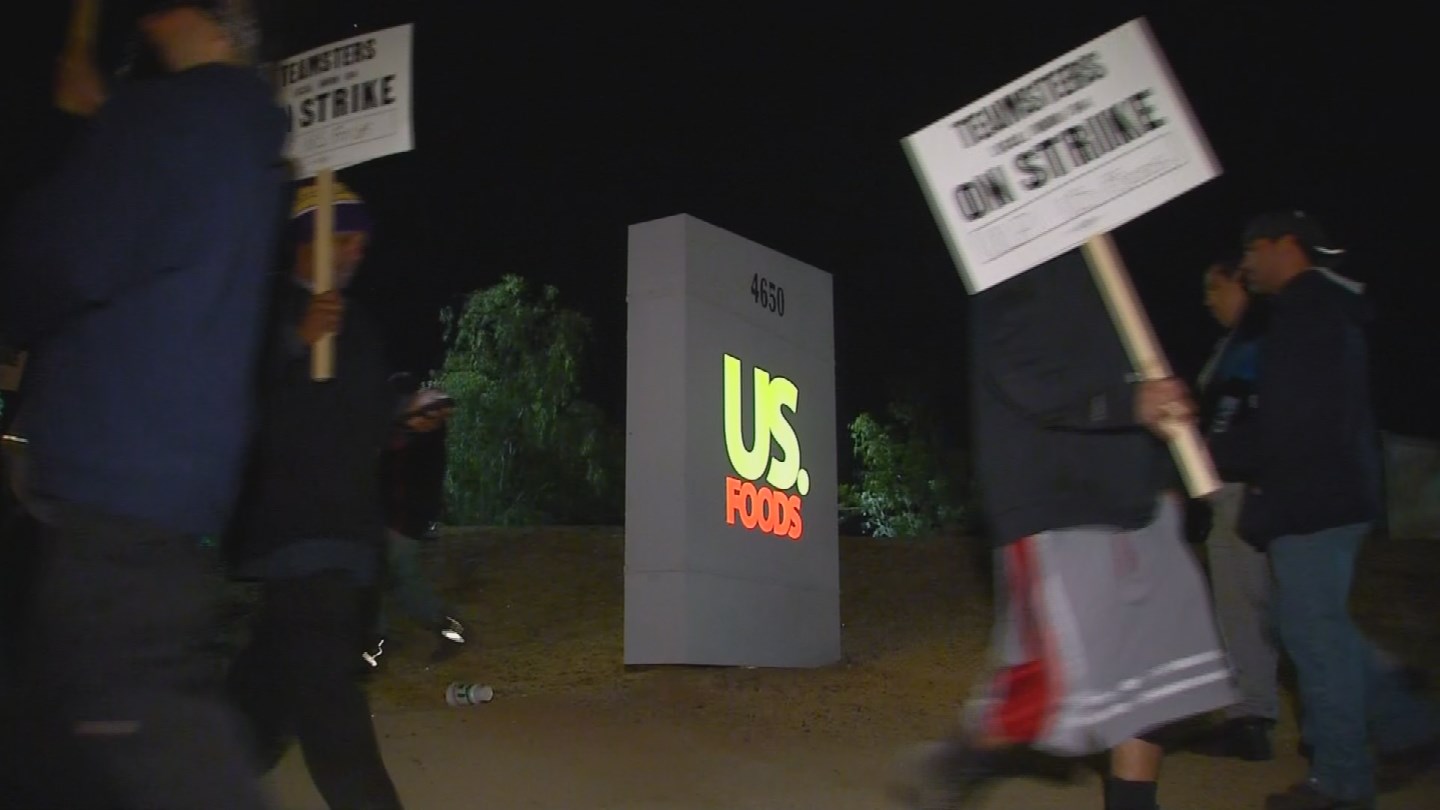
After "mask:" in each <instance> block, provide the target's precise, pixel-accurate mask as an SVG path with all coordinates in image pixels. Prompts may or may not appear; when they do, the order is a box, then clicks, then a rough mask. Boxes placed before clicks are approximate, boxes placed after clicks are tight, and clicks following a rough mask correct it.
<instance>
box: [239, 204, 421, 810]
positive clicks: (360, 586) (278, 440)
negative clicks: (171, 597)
mask: <svg viewBox="0 0 1440 810" xmlns="http://www.w3.org/2000/svg"><path fill="white" fill-rule="evenodd" d="M317 197H318V195H317V192H316V187H315V185H314V184H313V183H310V184H306V185H304V186H302V187H301V188H300V189H299V191H298V193H297V194H296V198H295V204H294V207H293V219H292V220H291V226H290V230H289V232H288V237H289V239H290V240H291V241H292V243H293V244H294V251H293V254H292V255H293V258H294V265H293V272H292V273H290V274H289V277H288V278H287V279H283V280H282V281H281V283H280V284H279V285H278V290H277V293H276V300H275V304H274V307H273V312H272V317H271V330H270V333H269V338H270V339H269V342H268V347H267V349H266V353H265V356H264V360H263V363H262V366H261V369H260V378H259V384H260V402H261V414H260V432H259V435H258V437H257V440H256V446H255V449H254V457H253V461H252V464H251V468H250V470H249V475H248V477H247V484H248V486H247V489H246V492H245V494H244V496H243V498H242V502H241V511H240V514H239V516H238V519H237V521H236V524H235V526H234V528H233V530H232V532H231V534H230V536H229V538H227V544H228V546H229V549H228V551H229V557H230V560H231V565H232V566H233V570H234V571H235V573H236V575H237V576H239V577H241V578H247V579H256V580H259V581H260V582H261V583H262V585H261V587H262V596H261V603H260V607H259V610H258V615H257V617H256V619H255V625H254V628H253V632H252V635H251V640H250V642H249V644H248V645H247V646H246V647H245V648H244V649H243V650H242V651H241V652H240V653H239V655H238V656H237V657H236V659H235V661H234V662H233V664H232V665H231V670H230V687H231V689H230V691H231V695H232V697H233V698H234V700H235V702H236V704H237V705H239V706H240V708H241V709H242V711H243V712H244V714H245V716H246V717H247V718H248V719H249V721H250V724H251V728H252V731H253V733H254V739H255V742H256V746H257V751H258V753H259V755H260V757H261V761H262V765H263V766H264V767H266V768H269V767H272V766H273V765H274V764H275V763H276V762H277V761H278V760H279V757H280V755H281V754H282V753H283V751H284V748H285V746H286V744H287V743H288V740H289V739H290V736H291V735H292V734H293V735H294V737H295V738H297V739H298V741H299V744H300V747H301V750H302V751H303V752H304V755H305V766H306V768H307V769H308V770H309V772H310V776H311V778H312V780H313V781H314V783H315V787H316V788H317V789H318V790H319V792H320V795H321V796H323V797H324V798H325V800H326V802H327V803H328V804H329V805H330V807H332V808H336V810H342V808H343V809H344V810H349V809H350V808H366V810H398V808H400V806H401V804H400V799H399V797H398V795H397V794H396V791H395V787H394V785H393V783H392V782H391V780H390V777H389V774H388V772H387V771H386V768H385V763H384V761H383V759H382V758H381V754H380V748H379V744H378V743H377V741H376V738H375V730H374V726H373V725H372V722H371V716H370V710H369V705H368V702H367V699H366V696H365V693H364V691H363V690H362V689H361V686H360V683H359V681H358V674H357V664H358V661H357V651H358V650H359V649H361V646H362V644H363V641H364V638H365V635H366V632H367V631H368V629H369V627H368V621H367V619H368V612H367V610H366V601H365V598H366V594H367V593H368V592H369V591H370V589H372V588H373V587H374V585H375V583H376V581H377V578H378V577H379V575H380V567H381V564H382V554H383V553H384V543H385V518H384V513H383V510H382V508H381V503H380V497H379V496H380V454H381V452H382V451H383V450H384V449H385V443H386V441H387V440H388V438H389V435H390V430H391V426H392V425H393V423H394V419H395V416H396V413H397V408H398V407H399V405H400V403H399V402H397V400H396V397H395V396H394V394H393V393H392V391H391V388H390V386H389V384H388V382H387V379H388V377H389V373H388V364H387V362H386V357H385V351H384V347H383V345H382V343H381V339H380V335H379V332H378V330H377V327H376V325H375V324H374V323H373V322H372V320H371V319H370V318H368V317H367V315H366V313H365V311H364V310H363V309H362V308H361V307H360V306H359V305H358V304H357V303H356V302H354V301H352V300H348V299H347V298H346V297H345V296H344V294H343V293H342V292H341V291H340V290H344V289H345V287H346V285H347V284H348V281H349V279H350V278H351V276H352V275H353V274H354V272H355V270H356V269H357V268H358V266H359V264H360V262H361V261H362V259H363V257H364V252H365V248H366V245H367V242H368V239H369V233H370V219H369V215H368V213H367V212H366V210H365V206H364V203H363V202H362V201H361V200H360V198H359V196H358V195H356V194H354V193H353V192H352V191H350V190H349V189H348V188H346V187H345V186H344V184H342V183H339V182H338V181H337V183H336V191H335V237H334V238H335V244H334V253H333V255H334V261H335V279H336V286H337V290H336V291H330V292H326V293H319V294H316V293H313V292H312V291H311V289H310V288H311V287H312V286H313V285H312V284H311V279H312V278H313V267H314V218H315V217H314V212H315V208H316V202H317ZM326 334H334V335H335V341H334V347H335V369H334V378H333V379H330V380H324V381H316V380H314V379H312V378H311V351H312V349H313V347H314V346H315V344H316V343H317V342H318V341H319V340H320V338H321V337H322V336H324V335H326Z"/></svg>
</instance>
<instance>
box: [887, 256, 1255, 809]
mask: <svg viewBox="0 0 1440 810" xmlns="http://www.w3.org/2000/svg"><path fill="white" fill-rule="evenodd" d="M971 302H972V308H971V325H972V340H971V347H972V352H973V369H974V370H973V380H972V386H973V391H974V400H973V401H974V414H975V442H976V444H975V447H976V453H977V456H976V464H977V467H976V469H977V473H978V477H979V482H978V483H979V487H980V491H981V505H982V508H983V510H984V512H985V517H986V519H987V522H988V523H989V525H990V535H991V537H990V539H991V541H992V542H993V544H994V547H995V556H996V560H997V576H999V577H1002V578H1003V580H1002V582H1001V584H1000V585H999V587H998V588H997V590H998V591H999V592H1000V595H999V602H1000V604H999V606H998V609H999V614H998V617H997V633H996V638H997V644H998V645H999V649H997V651H996V657H997V658H998V661H997V669H996V671H995V673H994V677H993V678H992V679H991V680H990V682H989V683H988V685H987V686H986V688H984V689H983V690H982V694H981V696H980V697H979V698H978V699H977V700H976V701H975V702H974V703H972V704H971V705H970V706H969V707H968V711H967V712H966V715H967V716H966V719H965V722H964V724H963V728H961V729H959V730H958V731H957V732H956V733H955V734H954V735H953V737H951V738H950V739H948V740H944V741H942V742H939V743H935V744H932V745H929V746H926V747H923V748H921V749H919V750H918V751H916V752H913V753H912V755H911V756H910V757H909V758H907V759H908V761H907V762H906V763H905V766H906V767H907V769H909V770H910V773H909V775H908V776H903V777H902V781H901V783H900V785H899V787H901V794H902V797H903V798H906V799H908V800H909V801H910V803H911V805H912V806H915V807H923V808H926V809H927V810H929V809H930V808H937V809H938V808H947V809H948V808H951V807H953V806H957V805H958V803H960V802H963V801H966V800H970V799H973V798H974V794H975V792H976V791H977V790H978V789H980V788H981V787H982V785H984V784H985V783H987V782H989V781H990V780H991V779H992V778H993V777H995V776H997V775H998V774H1000V773H1001V772H1003V770H1004V769H1005V768H1006V759H1005V754H1006V753H1007V752H1010V751H1013V750H1014V749H1017V748H1020V747H1030V748H1036V749H1039V750H1042V751H1045V752H1048V753H1052V754H1057V755H1061V756H1070V757H1078V756H1088V755H1091V754H1095V753H1099V752H1102V751H1107V750H1108V751H1109V752H1110V771H1111V772H1110V777H1109V778H1108V779H1107V780H1106V781H1105V807H1106V808H1107V810H1155V808H1156V791H1157V786H1156V780H1157V778H1158V774H1159V768H1160V758H1161V753H1162V752H1161V747H1160V745H1159V744H1157V742H1156V733H1157V732H1159V731H1160V730H1162V729H1164V728H1165V727H1166V726H1168V725H1170V724H1172V723H1174V722H1176V721H1179V720H1181V719H1183V718H1187V717H1190V716H1193V715H1198V714H1202V713H1204V712H1208V711H1211V710H1213V709H1218V708H1221V707H1223V706H1226V705H1229V704H1230V703H1233V702H1234V701H1235V692H1234V689H1233V687H1232V685H1231V674H1230V672H1229V669H1228V668H1227V666H1226V662H1225V656H1224V653H1223V652H1222V650H1221V647H1220V640H1219V637H1218V634H1217V633H1216V631H1215V627H1214V624H1213V621H1212V619H1211V608H1210V603H1209V599H1208V598H1207V594H1206V591H1205V584H1204V580H1203V577H1202V575H1201V572H1200V568H1199V566H1198V564H1197V561H1196V560H1195V559H1194V556H1193V554H1192V553H1191V551H1190V549H1189V547H1188V546H1187V545H1186V543H1185V541H1184V538H1183V536H1182V532H1181V519H1180V499H1179V496H1178V495H1177V494H1176V493H1174V492H1171V491H1170V488H1171V486H1172V485H1173V483H1174V482H1175V480H1176V479H1177V476H1176V473H1175V470H1174V468H1173V465H1172V463H1171V461H1170V458H1169V454H1168V451H1167V449H1166V447H1165V444H1164V443H1163V442H1162V441H1161V439H1160V436H1162V435H1165V434H1166V433H1167V431H1169V430H1173V429H1174V427H1175V426H1177V425H1180V424H1184V423H1185V422H1187V421H1192V420H1193V418H1194V417H1193V406H1192V404H1191V402H1190V399H1189V395H1188V392H1187V390H1186V387H1185V385H1184V384H1183V383H1181V382H1180V381H1178V380H1175V379H1164V380H1146V381H1136V379H1135V378H1134V376H1133V375H1132V373H1131V367H1130V363H1129V360H1128V357H1127V355H1126V352H1125V349H1124V347H1123V345H1122V344H1121V342H1120V338H1119V335H1118V333H1117V331H1116V329H1115V327H1114V325H1113V324H1112V322H1111V320H1110V318H1109V316H1108V314H1107V311H1106V308H1105V305H1104V302H1103V301H1102V299H1101V297H1100V294H1099V291H1098V290H1097V289H1096V287H1095V284H1094V282H1093V281H1092V277H1091V273H1090V271H1089V268H1088V267H1087V266H1086V263H1085V261H1084V259H1083V258H1082V256H1081V254H1080V253H1079V251H1071V252H1069V253H1066V254H1062V255H1061V256H1059V257H1057V258H1055V259H1053V260H1051V261H1049V262H1046V263H1044V264H1041V265H1039V266H1038V267H1035V268H1033V269H1031V270H1028V271H1026V272H1025V273H1022V274H1021V275H1019V276H1016V277H1015V278H1012V279H1010V280H1008V281H1005V282H1002V283H1000V284H997V285H995V286H994V287H992V288H990V289H987V290H984V291H982V292H980V293H978V294H976V295H975V296H973V297H972V298H971Z"/></svg>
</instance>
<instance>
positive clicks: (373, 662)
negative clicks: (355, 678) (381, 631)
mask: <svg viewBox="0 0 1440 810" xmlns="http://www.w3.org/2000/svg"><path fill="white" fill-rule="evenodd" d="M384 654H385V639H383V638H380V639H376V640H375V646H373V647H371V648H370V649H368V650H365V651H364V652H362V653H360V658H361V660H363V661H364V662H365V663H366V664H369V668H370V669H372V670H373V669H379V668H380V656H382V655H384Z"/></svg>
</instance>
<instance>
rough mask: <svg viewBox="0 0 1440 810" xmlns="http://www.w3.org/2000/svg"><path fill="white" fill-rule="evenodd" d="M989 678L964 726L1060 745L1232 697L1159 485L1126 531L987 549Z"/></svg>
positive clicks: (1109, 739) (1190, 563)
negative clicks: (992, 599)
mask: <svg viewBox="0 0 1440 810" xmlns="http://www.w3.org/2000/svg"><path fill="white" fill-rule="evenodd" d="M997 574H998V575H999V576H1000V577H1001V578H1002V579H1001V581H1002V582H1003V583H1004V586H1003V587H1000V588H998V589H997V590H998V591H999V593H1000V603H999V605H998V611H997V621H996V638H995V642H996V643H995V651H994V652H995V655H996V657H997V659H998V661H997V670H996V673H995V677H994V679H993V681H992V682H991V683H989V684H987V685H986V687H985V689H984V691H983V693H982V695H981V696H979V697H978V698H977V700H976V701H975V702H973V703H972V704H971V705H970V707H969V718H968V723H969V724H970V726H971V728H972V730H975V731H977V732H979V733H983V734H986V735H989V736H1000V737H1002V738H1005V739H1008V740H1011V741H1013V742H1016V743H1020V744H1026V745H1030V746H1032V747H1035V748H1037V749H1040V750H1044V751H1048V752H1050V753H1055V754H1061V755H1066V756H1083V755H1088V754H1093V753H1097V752H1100V751H1105V750H1108V749H1110V748H1113V747H1114V746H1115V745H1116V744H1118V743H1121V742H1124V741H1125V740H1127V739H1131V738H1133V737H1136V736H1138V735H1140V734H1144V733H1146V732H1147V731H1151V730H1154V729H1157V728H1160V727H1162V726H1165V725H1168V724H1170V723H1173V722H1175V721H1178V720H1181V719H1184V718H1186V717H1190V716H1193V715H1196V714H1201V713H1204V712H1208V711H1211V710H1214V709H1219V708H1223V707H1225V706H1228V705H1230V704H1232V703H1235V702H1236V701H1237V700H1238V699H1239V695H1238V694H1237V693H1236V690H1235V687H1234V680H1233V677H1232V674H1231V672H1230V669H1229V666H1228V664H1227V661H1226V657H1225V654H1224V652H1223V648H1222V647H1221V643H1220V638H1219V634H1218V633H1217V632H1216V629H1215V623H1214V618H1213V615H1212V612H1211V604H1210V599H1209V595H1208V591H1207V589H1206V587H1205V581H1204V578H1203V575H1202V573H1201V570H1200V567H1199V563H1198V561H1197V560H1196V559H1195V557H1194V556H1193V553H1192V552H1191V551H1190V549H1189V548H1187V547H1186V544H1185V541H1184V539H1183V537H1182V534H1181V523H1180V505H1179V503H1178V502H1177V501H1176V500H1175V499H1174V498H1173V497H1170V496H1167V497H1163V498H1162V499H1161V501H1160V503H1159V505H1158V508H1157V511H1156V516H1155V520H1154V521H1153V522H1152V523H1151V524H1150V525H1149V526H1146V527H1144V528H1143V529H1139V530H1137V531H1133V532H1121V531H1116V530H1115V529H1113V528H1110V527H1104V526H1087V527H1077V528H1070V529H1059V530H1054V531H1048V532H1044V533H1041V534H1038V535H1035V536H1033V537H1027V538H1024V539H1022V540H1019V541H1017V542H1015V543H1012V544H1010V545H1008V546H1005V547H1004V548H1002V549H1000V550H999V551H998V552H997Z"/></svg>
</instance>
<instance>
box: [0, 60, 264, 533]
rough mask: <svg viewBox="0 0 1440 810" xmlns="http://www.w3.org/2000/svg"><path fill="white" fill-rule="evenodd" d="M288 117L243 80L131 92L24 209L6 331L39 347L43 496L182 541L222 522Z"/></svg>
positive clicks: (6, 301) (230, 76)
mask: <svg viewBox="0 0 1440 810" xmlns="http://www.w3.org/2000/svg"><path fill="white" fill-rule="evenodd" d="M285 128H286V123H285V116H284V113H283V112H282V111H281V110H280V109H279V107H278V106H277V105H276V104H275V103H274V101H273V94H272V90H271V88H270V87H269V86H268V85H266V84H265V83H264V82H263V81H262V80H261V78H260V77H259V75H258V74H257V73H256V72H255V71H253V70H250V69H246V68H242V67H236V66H230V65H222V64H207V65H202V66H199V67H195V68H192V69H190V70H186V71H184V72H182V73H178V74H175V75H171V76H167V77H164V78H158V79H153V80H146V81H142V82H136V83H133V84H131V85H128V86H125V87H123V88H122V89H121V90H120V91H119V92H117V93H116V94H115V95H114V96H113V97H112V98H111V99H110V100H109V101H108V102H107V103H106V104H105V106H104V107H103V108H102V109H101V111H100V113H99V115H98V116H97V117H96V119H95V120H94V121H93V122H92V124H91V127H90V130H89V131H88V132H87V133H86V134H85V136H84V137H83V138H82V139H81V141H80V142H79V143H78V144H77V148H76V150H75V151H74V153H73V154H71V155H69V157H68V160H66V161H65V163H64V164H63V165H62V167H61V169H60V170H59V171H58V173H57V174H56V175H55V176H54V177H52V178H50V180H49V181H48V182H46V183H45V184H44V185H42V186H41V187H40V188H38V189H37V190H36V191H35V192H34V194H33V196H32V197H31V198H30V199H27V200H23V201H21V204H20V205H19V206H18V208H17V215H16V217H15V219H14V220H13V221H12V222H11V223H10V230H9V234H8V238H7V247H8V250H7V251H6V252H7V256H6V261H5V265H4V266H3V267H0V330H3V331H4V335H3V337H5V338H6V339H8V341H9V342H10V343H11V344H12V345H16V346H19V347H22V348H28V349H29V350H30V353H31V356H30V362H29V365H28V367H27V369H26V379H25V380H24V388H25V401H24V406H23V410H22V412H21V413H20V414H19V416H18V420H17V424H16V425H15V426H14V430H15V431H16V432H18V433H21V434H23V435H24V436H25V437H26V438H27V439H28V440H29V442H30V447H29V457H30V459H31V463H32V465H33V466H32V469H31V483H32V489H33V493H34V494H35V495H36V496H37V497H40V498H45V499H51V500H55V501H60V502H64V503H71V504H77V505H82V506H86V507H90V508H93V509H96V510H99V511H101V512H104V513H107V514H112V515H117V516H122V517H128V518H135V519H140V520H143V521H147V522H149V523H152V524H154V525H156V526H158V527H161V528H165V529H169V530H174V531H179V532H187V533H191V532H193V533H209V532H213V531H216V530H218V529H219V528H220V527H221V526H222V525H223V524H224V521H225V519H226V518H227V516H228V514H229V512H230V510H231V508H232V507H233V500H234V498H235V495H236V490H237V488H238V478H239V473H240V469H241V466H242V463H243V458H244V453H245V450H246V445H247V443H248V441H249V438H250V431H251V429H252V425H251V422H252V420H253V417H254V407H255V405H254V399H255V394H254V390H253V389H254V367H255V363H256V357H257V354H258V351H259V347H260V342H261V330H262V325H263V323H264V319H265V312H264V307H265V302H266V301H267V299H268V295H267V293H268V289H269V285H270V284H271V280H272V278H273V274H272V273H271V272H270V271H271V268H272V267H273V260H274V251H275V239H276V237H277V235H278V232H279V228H280V226H281V224H282V222H283V205H284V201H285V187H284V184H285V181H286V174H287V172H286V170H285V166H284V164H283V162H282V160H281V156H280V149H281V145H282V143H283V140H284V136H285Z"/></svg>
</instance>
